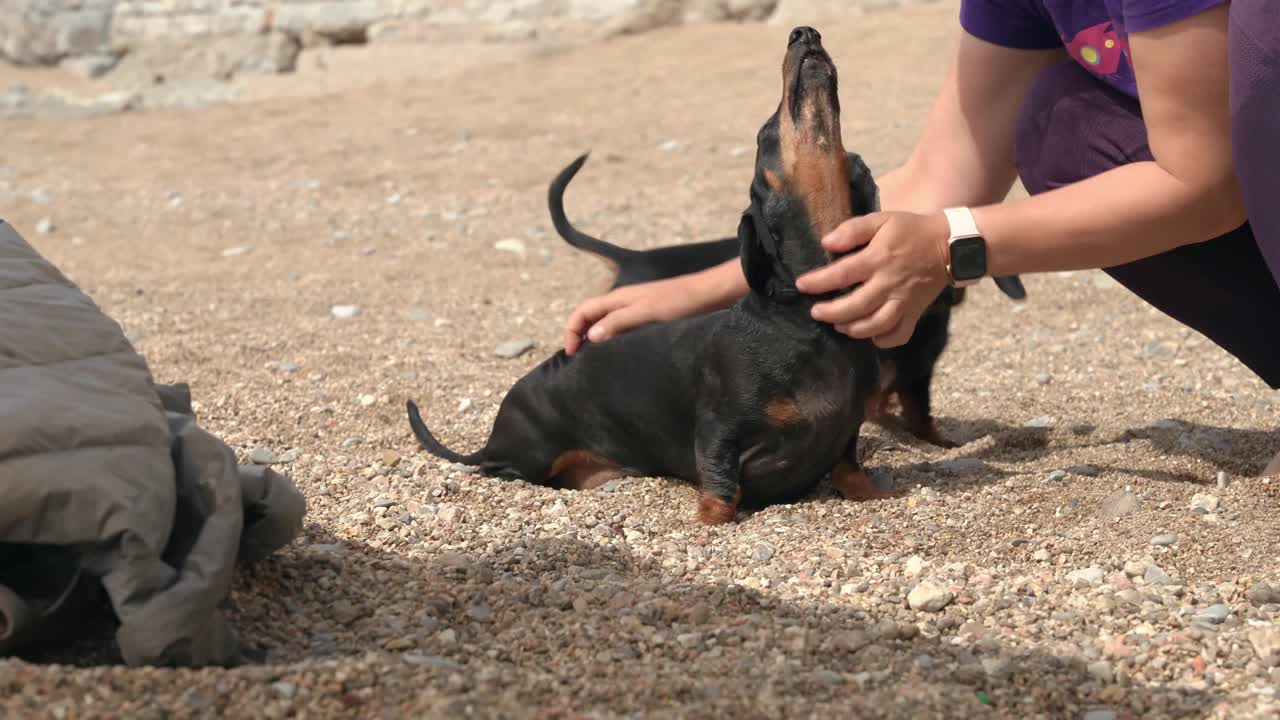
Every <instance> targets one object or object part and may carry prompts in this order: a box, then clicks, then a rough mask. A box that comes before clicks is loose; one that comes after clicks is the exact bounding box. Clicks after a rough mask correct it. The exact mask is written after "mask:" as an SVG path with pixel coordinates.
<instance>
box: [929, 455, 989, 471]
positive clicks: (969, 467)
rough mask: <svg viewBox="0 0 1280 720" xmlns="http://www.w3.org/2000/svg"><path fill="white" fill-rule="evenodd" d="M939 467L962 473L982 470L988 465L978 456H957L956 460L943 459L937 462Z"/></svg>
mask: <svg viewBox="0 0 1280 720" xmlns="http://www.w3.org/2000/svg"><path fill="white" fill-rule="evenodd" d="M936 465H937V467H938V468H939V469H941V470H945V471H947V472H951V473H956V474H961V473H967V472H975V471H978V470H982V469H983V468H985V467H986V466H987V464H986V463H984V462H982V461H981V460H979V459H978V458H956V459H955V460H943V461H941V462H939V463H936Z"/></svg>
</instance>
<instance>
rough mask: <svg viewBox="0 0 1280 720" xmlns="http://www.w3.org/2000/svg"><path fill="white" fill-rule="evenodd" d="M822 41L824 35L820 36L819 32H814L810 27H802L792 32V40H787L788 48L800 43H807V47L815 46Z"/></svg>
mask: <svg viewBox="0 0 1280 720" xmlns="http://www.w3.org/2000/svg"><path fill="white" fill-rule="evenodd" d="M821 41H822V35H819V34H818V31H817V30H814V29H813V28H811V27H809V26H808V25H801V26H800V27H798V28H796V29H795V30H792V31H791V38H790V39H789V40H787V47H791V46H792V45H795V44H796V43H798V42H802V43H805V44H806V45H813V44H815V43H818V42H821Z"/></svg>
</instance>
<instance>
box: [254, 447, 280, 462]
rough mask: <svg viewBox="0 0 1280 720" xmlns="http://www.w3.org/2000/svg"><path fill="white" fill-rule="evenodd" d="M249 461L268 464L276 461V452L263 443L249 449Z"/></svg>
mask: <svg viewBox="0 0 1280 720" xmlns="http://www.w3.org/2000/svg"><path fill="white" fill-rule="evenodd" d="M249 461H250V462H252V463H253V464H255V465H270V464H271V463H273V462H275V461H276V452H275V451H274V450H272V449H271V448H269V447H267V446H265V445H259V446H258V447H256V448H254V449H253V450H250V451H249Z"/></svg>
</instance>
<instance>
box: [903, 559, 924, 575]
mask: <svg viewBox="0 0 1280 720" xmlns="http://www.w3.org/2000/svg"><path fill="white" fill-rule="evenodd" d="M902 572H903V574H904V575H906V576H907V577H920V573H922V572H924V558H922V557H920V556H919V555H913V556H911V557H910V558H908V559H907V562H906V563H904V564H903V566H902Z"/></svg>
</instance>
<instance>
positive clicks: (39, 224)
mask: <svg viewBox="0 0 1280 720" xmlns="http://www.w3.org/2000/svg"><path fill="white" fill-rule="evenodd" d="M54 229H55V226H54V224H53V218H47V217H43V218H40V219H39V220H37V221H36V232H38V233H40V234H41V235H48V234H49V233H51V232H53V231H54Z"/></svg>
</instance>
